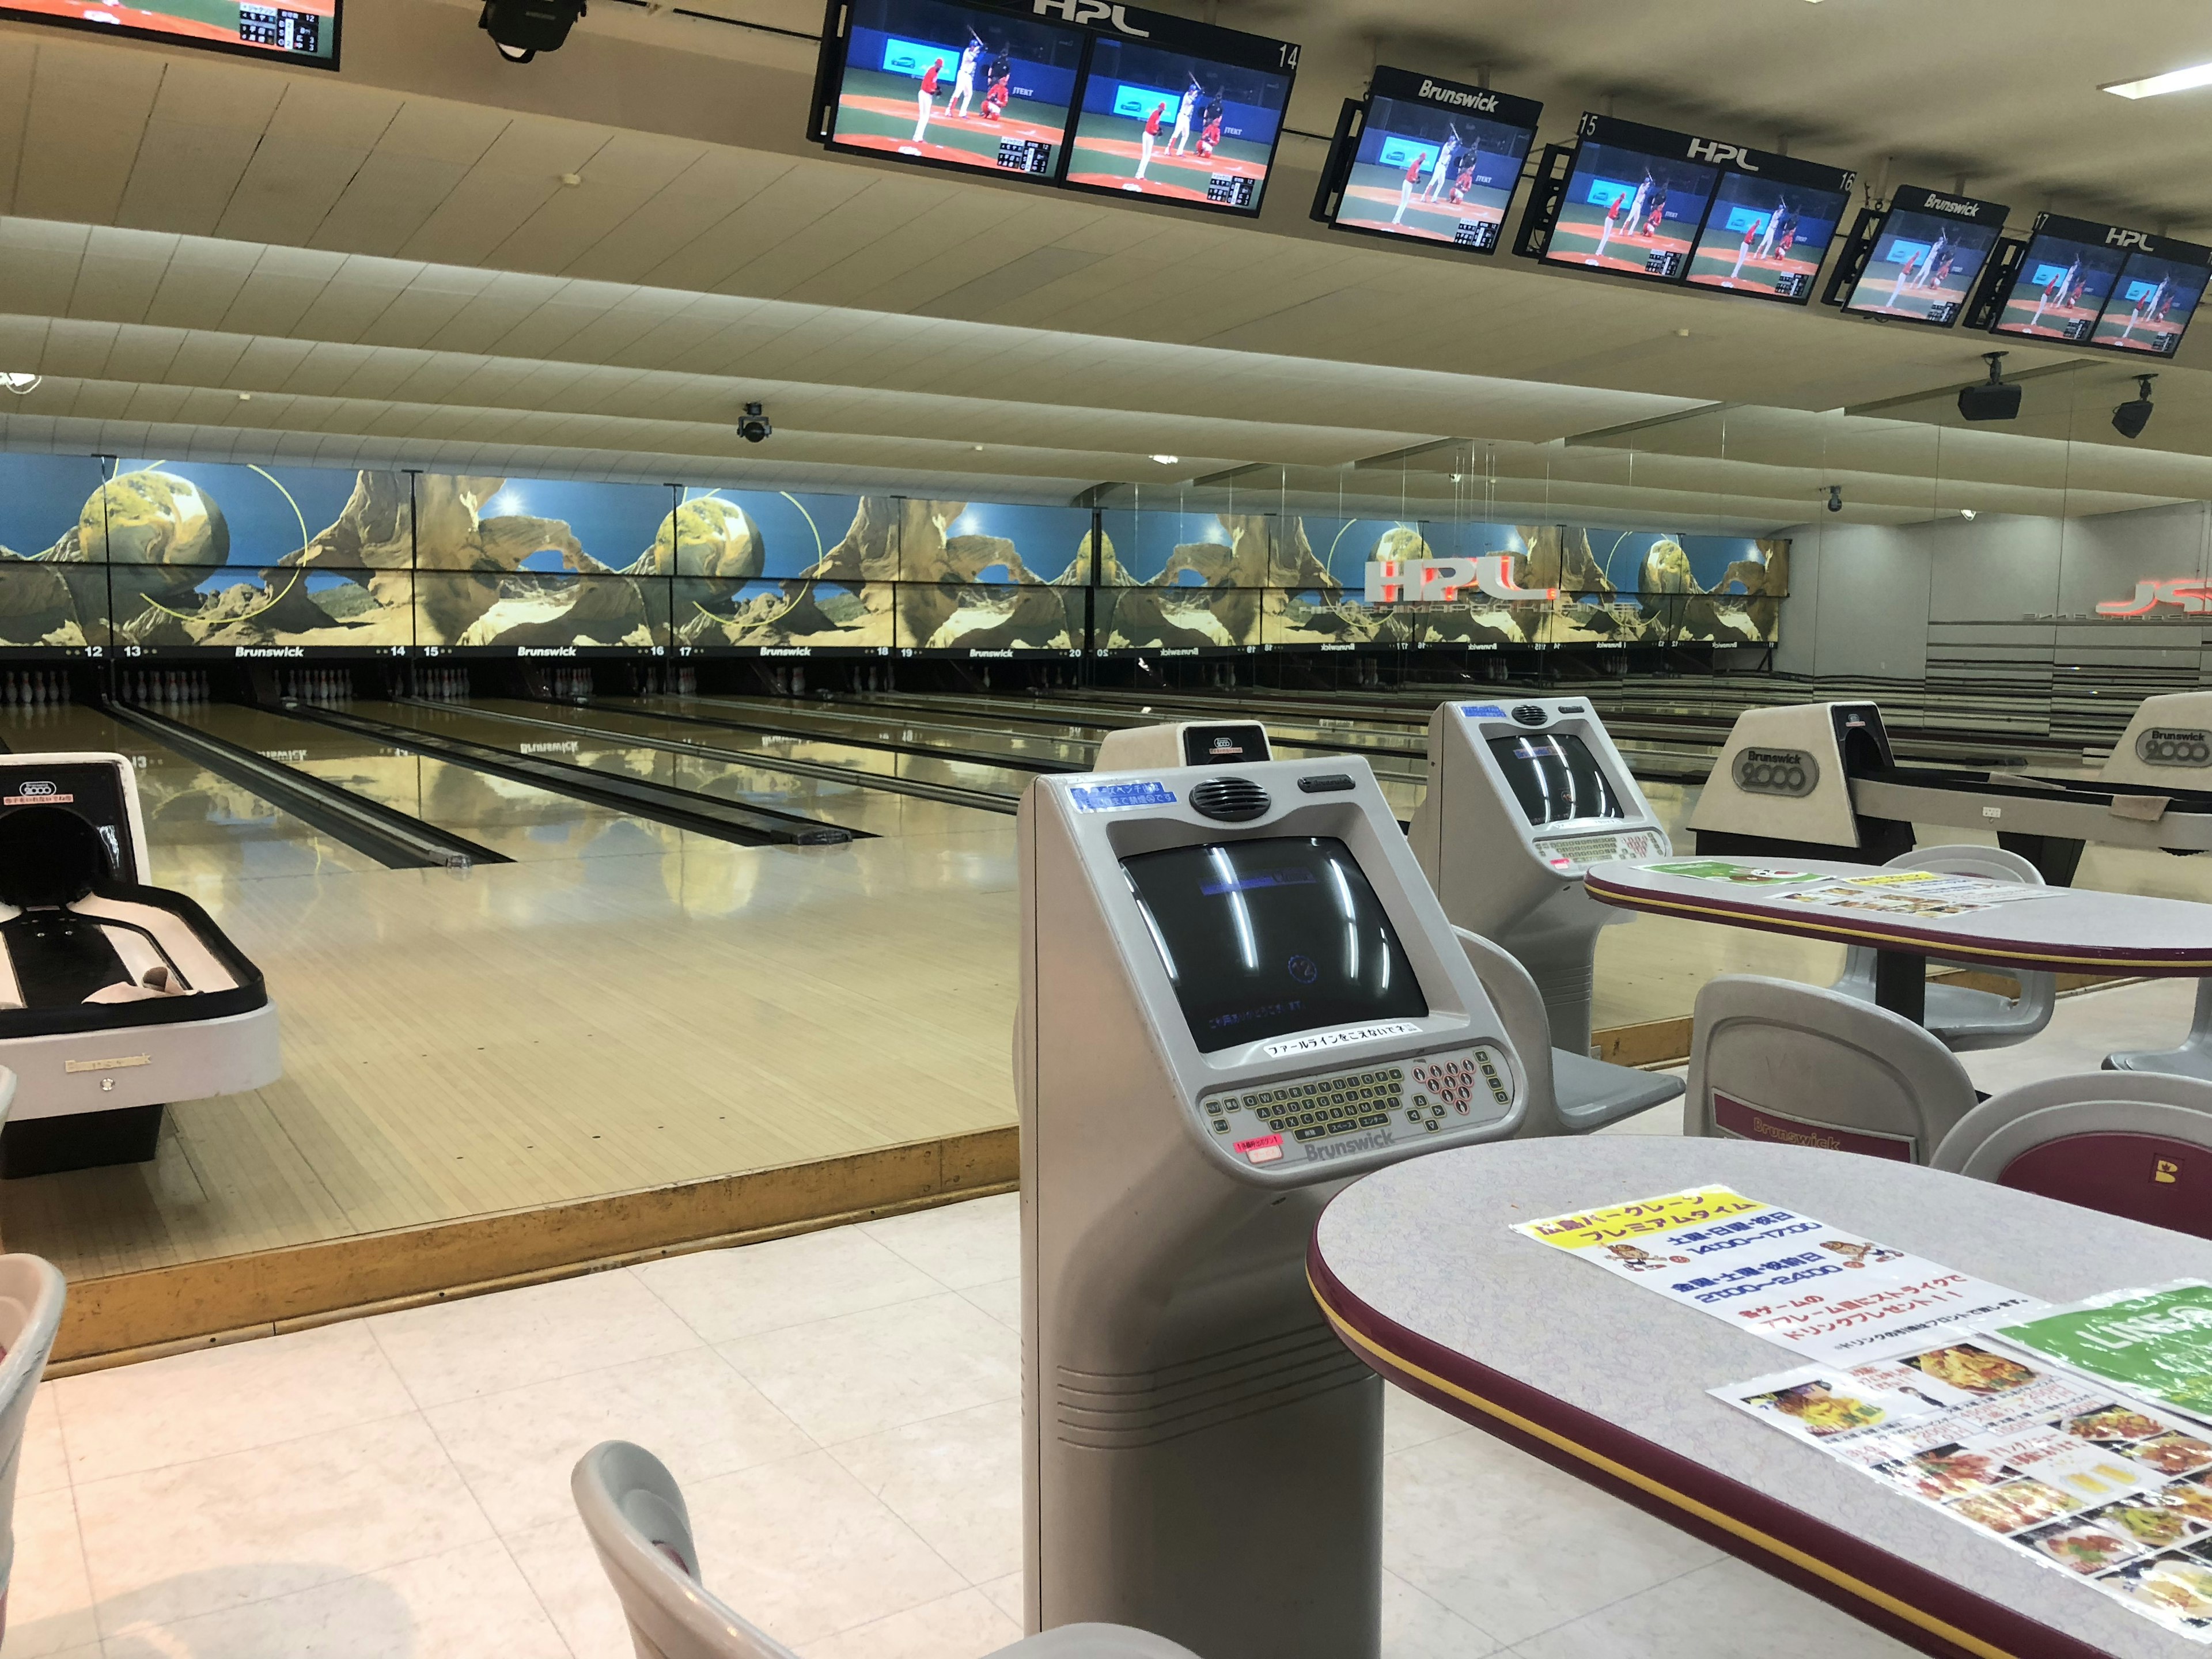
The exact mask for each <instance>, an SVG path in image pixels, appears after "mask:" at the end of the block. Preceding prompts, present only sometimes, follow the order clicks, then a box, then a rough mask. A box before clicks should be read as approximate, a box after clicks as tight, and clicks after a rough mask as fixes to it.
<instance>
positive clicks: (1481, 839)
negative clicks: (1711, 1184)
mask: <svg viewBox="0 0 2212 1659" xmlns="http://www.w3.org/2000/svg"><path fill="white" fill-rule="evenodd" d="M1408 834H1409V836H1411V839H1412V842H1413V856H1414V858H1415V859H1417V860H1419V862H1420V866H1421V870H1422V872H1423V873H1424V874H1425V875H1426V876H1427V877H1428V878H1429V881H1430V883H1431V885H1433V886H1434V887H1435V889H1436V891H1437V898H1438V899H1439V900H1440V901H1441V902H1443V908H1444V914H1445V915H1447V916H1449V917H1450V918H1451V920H1452V922H1453V925H1454V926H1455V927H1464V928H1466V929H1467V930H1468V932H1469V933H1480V934H1481V935H1482V936H1483V937H1484V938H1486V939H1490V940H1491V941H1492V942H1493V943H1495V944H1497V945H1500V946H1502V947H1503V948H1504V950H1505V951H1508V952H1510V954H1511V955H1512V956H1513V957H1516V958H1517V959H1518V960H1519V962H1520V963H1521V965H1522V967H1524V968H1526V969H1528V976H1529V977H1530V978H1531V979H1533V980H1534V981H1536V988H1537V990H1538V991H1539V992H1541V994H1542V995H1543V999H1544V1011H1545V1012H1546V1013H1547V1015H1549V1016H1550V1018H1551V1023H1552V1043H1553V1048H1554V1049H1555V1050H1556V1051H1557V1052H1556V1053H1555V1054H1554V1055H1553V1089H1554V1092H1555V1093H1556V1095H1557V1096H1558V1098H1559V1121H1558V1122H1557V1123H1543V1122H1539V1121H1537V1118H1538V1116H1539V1115H1531V1117H1530V1120H1529V1121H1528V1123H1527V1124H1526V1125H1524V1126H1523V1131H1522V1132H1523V1133H1557V1132H1558V1131H1559V1130H1560V1129H1563V1128H1564V1129H1570V1130H1587V1129H1595V1128H1599V1127H1602V1126H1603V1125H1605V1124H1607V1123H1608V1122H1611V1121H1613V1120H1615V1119H1617V1118H1621V1117H1626V1116H1628V1115H1631V1114H1632V1113H1636V1112H1640V1111H1645V1110H1648V1109H1650V1108H1651V1107H1653V1106H1656V1105H1659V1104H1661V1103H1663V1102H1665V1101H1668V1100H1672V1099H1673V1098H1674V1097H1675V1096H1676V1095H1679V1094H1680V1093H1681V1091H1682V1088H1681V1085H1680V1082H1679V1081H1678V1080H1677V1079H1673V1078H1669V1077H1663V1076H1655V1075H1652V1074H1650V1073H1644V1072H1638V1071H1635V1070H1633V1069H1632V1068H1630V1067H1628V1066H1609V1065H1607V1064H1605V1063H1604V1062H1602V1061H1601V1060H1592V1059H1591V1058H1590V1057H1589V1046H1590V985H1591V975H1592V971H1593V967H1592V964H1593V963H1594V960H1595V955H1596V951H1597V935H1598V930H1599V929H1600V928H1601V927H1610V926H1611V925H1612V924H1613V923H1615V922H1618V921H1623V920H1626V919H1627V917H1626V913H1625V912H1623V911H1621V910H1619V909H1616V908H1613V907H1612V906H1610V905H1605V904H1600V903H1598V902H1596V901H1595V899H1593V898H1591V897H1590V896H1589V894H1588V893H1586V892H1584V891H1583V871H1584V870H1586V869H1587V868H1589V866H1591V865H1593V864H1602V863H1604V862H1605V861H1606V860H1608V859H1644V858H1662V857H1664V856H1665V855H1666V854H1668V853H1670V852H1672V851H1673V850H1674V849H1673V848H1672V847H1671V846H1670V845H1669V844H1668V840H1667V832H1666V830H1665V829H1662V827H1661V825H1660V823H1659V817H1658V814H1656V812H1654V811H1652V810H1651V804H1650V802H1649V801H1647V800H1645V799H1644V792H1643V791H1642V790H1641V789H1639V788H1638V787H1636V780H1635V779H1634V778H1633V777H1632V776H1631V775H1630V774H1629V770H1628V763H1627V762H1626V761H1624V760H1622V759H1621V757H1620V750H1617V749H1615V748H1614V747H1613V738H1612V737H1611V736H1610V735H1609V734H1608V733H1607V731H1606V729H1605V722H1604V721H1603V720H1600V719H1599V718H1598V716H1597V713H1596V711H1595V709H1593V708H1591V707H1590V705H1589V703H1588V702H1583V701H1581V700H1578V699H1568V700H1565V701H1550V702H1538V701H1530V702H1513V703H1498V702H1448V703H1445V704H1443V705H1442V706H1441V707H1439V708H1437V711H1436V713H1435V714H1432V715H1431V716H1430V718H1429V789H1428V793H1427V794H1426V795H1425V797H1424V798H1423V799H1422V801H1421V804H1420V805H1419V806H1418V807H1417V808H1415V809H1414V811H1413V823H1412V825H1411V827H1410V829H1409V831H1408Z"/></svg>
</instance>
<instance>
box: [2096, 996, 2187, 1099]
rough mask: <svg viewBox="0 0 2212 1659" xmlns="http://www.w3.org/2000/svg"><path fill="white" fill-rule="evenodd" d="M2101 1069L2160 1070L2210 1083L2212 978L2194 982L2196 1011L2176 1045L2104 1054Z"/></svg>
mask: <svg viewBox="0 0 2212 1659" xmlns="http://www.w3.org/2000/svg"><path fill="white" fill-rule="evenodd" d="M2105 1069H2106V1070H2107V1071H2112V1072H2146V1073H2148V1072H2163V1073H2165V1074H2166V1076H2168V1077H2186V1078H2198V1079H2203V1080H2204V1081H2206V1082H2212V979H2200V980H2198V981H2197V1011H2196V1012H2195V1013H2194V1014H2192V1015H2191V1017H2190V1021H2189V1035H2188V1036H2186V1037H2185V1038H2184V1039H2182V1043H2181V1046H2180V1047H2179V1048H2160V1049H2153V1050H2148V1051H2142V1052H2137V1053H2134V1054H2107V1055H2106V1056H2105Z"/></svg>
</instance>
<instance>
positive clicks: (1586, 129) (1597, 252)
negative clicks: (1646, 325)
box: [1543, 115, 1721, 283]
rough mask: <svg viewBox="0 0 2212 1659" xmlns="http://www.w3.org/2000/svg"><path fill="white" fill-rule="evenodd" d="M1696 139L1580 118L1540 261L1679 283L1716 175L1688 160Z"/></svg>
mask: <svg viewBox="0 0 2212 1659" xmlns="http://www.w3.org/2000/svg"><path fill="white" fill-rule="evenodd" d="M1703 142H1704V141H1703V140H1701V139H1693V138H1692V137H1690V136H1689V135H1688V134H1686V133H1675V132H1668V131H1665V130H1664V129H1663V128H1660V127H1646V126H1639V125H1637V124H1636V123H1635V122H1632V121H1615V120H1613V119H1611V118H1607V117H1606V116H1602V115H1585V116H1583V121H1582V128H1581V143H1579V144H1578V145H1577V147H1576V149H1575V158H1574V164H1573V167H1572V169H1571V171H1570V172H1569V173H1568V175H1567V185H1566V191H1565V197H1564V198H1563V199H1562V201H1561V203H1560V205H1559V219H1558V221H1557V222H1556V223H1555V224H1554V225H1553V228H1552V234H1551V240H1550V241H1549V242H1548V243H1547V245H1546V246H1545V248H1544V256H1543V257H1544V258H1545V260H1546V262H1547V263H1548V264H1555V265H1567V266H1570V267H1573V268H1577V269H1580V270H1607V271H1612V272H1613V273H1615V274H1616V275H1619V276H1642V277H1644V278H1647V279H1648V280H1650V281H1652V282H1660V283H1679V282H1680V281H1681V280H1682V277H1683V276H1684V275H1685V274H1686V272H1687V271H1688V270H1689V266H1690V250H1691V248H1692V246H1694V245H1695V244H1696V242H1697V239H1698V229H1699V226H1701V225H1703V224H1704V223H1705V209H1706V208H1707V207H1708V206H1709V205H1711V202H1712V198H1713V191H1714V189H1715V187H1716V186H1717V185H1718V184H1719V182H1720V177H1721V170H1720V168H1719V167H1717V166H1715V165H1714V164H1713V163H1711V162H1710V161H1699V160H1695V159H1692V154H1691V146H1692V145H1694V144H1698V143H1703Z"/></svg>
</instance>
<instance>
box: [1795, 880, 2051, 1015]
mask: <svg viewBox="0 0 2212 1659" xmlns="http://www.w3.org/2000/svg"><path fill="white" fill-rule="evenodd" d="M1882 868H1883V869H1885V870H1935V871H1940V872H1942V873H1943V874H1945V875H1947V876H1979V877H1981V878H1983V879H1984V880H1986V881H2016V882H2021V883H2022V884H2026V885H2028V886H2032V887H2040V886H2042V885H2043V872H2041V871H2039V870H2038V869H2037V868H2036V867H2035V866H2033V865H2032V864H2030V863H2029V862H2028V861H2027V860H2026V859H2024V858H2022V857H2021V855H2020V854H2017V853H2008V852H2006V851H2005V850H2004V848H2002V847H1979V846H1975V845H1972V844H1970V843H1960V844H1959V845H1956V846H1950V847H1918V848H1914V849H1913V850H1912V851H1911V852H1910V853H1900V854H1898V855H1897V856H1896V857H1895V858H1893V859H1892V860H1890V861H1889V862H1888V863H1887V864H1885V865H1884V866H1882ZM1874 963H1875V951H1874V950H1873V949H1872V947H1870V946H1868V945H1852V946H1851V947H1850V949H1849V950H1847V951H1844V972H1843V977H1842V978H1840V979H1838V981H1836V982H1835V984H1834V985H1832V986H1831V987H1829V988H1830V989H1831V990H1834V991H1839V992H1841V993H1842V994H1844V995H1845V996H1847V997H1850V998H1853V999H1855V1000H1857V1001H1860V1002H1872V1001H1873V1000H1874ZM1929 966H1930V967H1936V968H1972V967H1977V966H1980V967H1983V968H1984V969H1986V967H1987V964H1986V963H1971V962H1945V961H1942V960H1940V959H1937V958H1933V957H1931V958H1930V959H1929ZM2012 976H2013V977H2014V978H2015V979H2017V980H2018V981H2020V995H2019V996H2017V997H2005V996H2000V995H1998V994H1996V992H1994V991H1977V990H1975V989H1973V988H1972V987H1971V986H1966V985H1943V984H1936V985H1930V986H1929V987H1928V1012H1927V1029H1928V1030H1929V1032H1930V1033H1931V1034H1932V1035H1933V1036H1936V1038H1937V1039H1938V1040H1939V1041H1940V1042H1942V1044H1943V1046H1944V1047H1945V1048H1948V1049H1950V1050H1951V1051H1952V1052H1953V1053H1954V1054H1958V1053H1964V1052H1965V1051H1966V1050H1968V1049H1971V1048H2008V1047H2010V1046H2011V1045H2012V1044H2013V1043H2015V1042H2027V1040H2028V1038H2030V1037H2032V1036H2034V1035H2035V1034H2036V1033H2037V1032H2038V1031H2040V1030H2042V1029H2043V1028H2044V1027H2045V1026H2046V1025H2048V1024H2051V1014H2052V1013H2053V1012H2055V1011H2056V1010H2057V1006H2058V980H2057V975H2052V974H2046V973H2043V972H2041V971H2040V970H2038V969H2021V970H2019V971H2016V972H2015V973H2014V974H2013V975H2012Z"/></svg>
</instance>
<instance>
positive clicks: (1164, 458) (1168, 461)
mask: <svg viewBox="0 0 2212 1659" xmlns="http://www.w3.org/2000/svg"><path fill="white" fill-rule="evenodd" d="M1152 459H1154V460H1156V461H1158V463H1159V464H1160V465H1162V466H1173V465H1176V462H1178V461H1180V460H1182V456H1180V455H1155V456H1153V457H1152Z"/></svg>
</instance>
